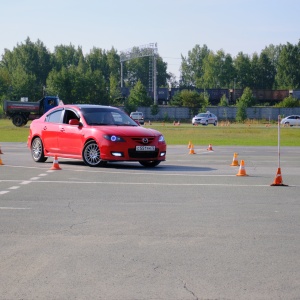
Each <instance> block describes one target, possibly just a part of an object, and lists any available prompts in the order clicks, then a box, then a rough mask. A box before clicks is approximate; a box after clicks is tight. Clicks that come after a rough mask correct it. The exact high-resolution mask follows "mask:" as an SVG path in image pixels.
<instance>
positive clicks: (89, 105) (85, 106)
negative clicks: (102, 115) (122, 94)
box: [60, 104, 119, 110]
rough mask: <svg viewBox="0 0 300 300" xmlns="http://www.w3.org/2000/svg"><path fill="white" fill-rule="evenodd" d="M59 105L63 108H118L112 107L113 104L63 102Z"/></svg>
mask: <svg viewBox="0 0 300 300" xmlns="http://www.w3.org/2000/svg"><path fill="white" fill-rule="evenodd" d="M60 107H65V108H68V107H69V108H79V109H82V108H103V109H116V110H119V108H117V107H114V106H108V105H98V104H65V105H61V106H60Z"/></svg>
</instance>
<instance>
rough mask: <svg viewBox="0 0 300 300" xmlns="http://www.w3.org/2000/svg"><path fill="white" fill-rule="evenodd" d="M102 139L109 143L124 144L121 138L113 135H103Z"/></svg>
mask: <svg viewBox="0 0 300 300" xmlns="http://www.w3.org/2000/svg"><path fill="white" fill-rule="evenodd" d="M103 137H104V138H105V139H106V140H108V141H111V142H125V140H124V139H123V138H122V137H120V136H117V135H114V134H105V135H103Z"/></svg>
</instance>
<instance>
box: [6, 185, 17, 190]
mask: <svg viewBox="0 0 300 300" xmlns="http://www.w3.org/2000/svg"><path fill="white" fill-rule="evenodd" d="M18 188H19V186H11V187H10V188H8V189H9V190H16V189H18Z"/></svg>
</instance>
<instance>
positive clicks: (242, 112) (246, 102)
mask: <svg viewBox="0 0 300 300" xmlns="http://www.w3.org/2000/svg"><path fill="white" fill-rule="evenodd" d="M254 104H255V99H254V97H253V94H252V91H251V89H250V88H249V87H246V88H245V89H244V92H243V95H242V96H241V98H240V99H239V100H238V101H237V114H236V120H237V121H238V122H243V121H245V120H246V119H247V107H251V106H253V105H254Z"/></svg>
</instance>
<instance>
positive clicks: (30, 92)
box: [1, 38, 52, 101]
mask: <svg viewBox="0 0 300 300" xmlns="http://www.w3.org/2000/svg"><path fill="white" fill-rule="evenodd" d="M1 67H2V68H4V69H6V71H7V72H8V74H9V77H10V79H9V80H10V82H11V90H12V91H13V95H12V96H13V97H14V98H15V99H19V98H20V97H21V96H27V97H29V98H30V99H31V100H32V101H33V100H36V99H39V98H41V96H42V92H43V86H44V85H45V83H46V78H47V76H48V73H49V72H50V70H51V68H52V65H51V54H50V53H49V51H48V50H47V49H46V47H45V46H44V44H43V43H42V42H41V41H40V40H38V41H37V42H36V43H33V42H31V40H30V39H29V38H27V39H26V40H25V43H21V44H20V45H19V44H18V45H17V46H16V47H14V49H13V50H12V51H10V50H7V49H5V50H4V54H3V56H2V61H1ZM19 72H20V74H18V73H19ZM26 77H28V78H26ZM21 78H22V80H23V82H20V80H21ZM26 84H27V85H26ZM15 85H16V86H15ZM22 88H23V89H24V90H22ZM18 93H19V94H18Z"/></svg>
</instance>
